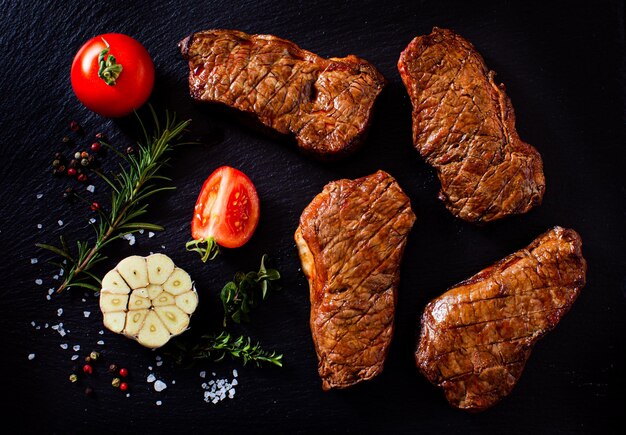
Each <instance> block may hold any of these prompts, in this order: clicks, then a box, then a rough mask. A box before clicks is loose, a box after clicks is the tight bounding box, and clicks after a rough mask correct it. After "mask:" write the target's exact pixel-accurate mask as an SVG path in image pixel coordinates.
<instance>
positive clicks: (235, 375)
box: [233, 369, 239, 377]
mask: <svg viewBox="0 0 626 435" xmlns="http://www.w3.org/2000/svg"><path fill="white" fill-rule="evenodd" d="M233 376H234V377H237V376H239V373H237V369H235V370H233Z"/></svg>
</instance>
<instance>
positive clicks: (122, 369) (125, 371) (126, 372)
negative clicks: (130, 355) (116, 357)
mask: <svg viewBox="0 0 626 435" xmlns="http://www.w3.org/2000/svg"><path fill="white" fill-rule="evenodd" d="M120 376H122V377H123V378H125V377H126V376H128V369H125V368H124V367H122V368H121V369H120Z"/></svg>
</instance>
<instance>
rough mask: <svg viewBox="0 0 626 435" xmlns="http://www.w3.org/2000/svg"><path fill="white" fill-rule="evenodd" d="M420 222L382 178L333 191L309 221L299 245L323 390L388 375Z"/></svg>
mask: <svg viewBox="0 0 626 435" xmlns="http://www.w3.org/2000/svg"><path fill="white" fill-rule="evenodd" d="M414 222H415V215H414V214H413V211H412V210H411V204H410V201H409V198H408V197H407V196H406V195H405V194H404V192H403V191H402V189H401V188H400V186H399V185H398V183H397V182H396V181H395V180H394V178H393V177H391V176H390V175H389V174H387V173H386V172H383V171H378V172H376V173H375V174H372V175H370V176H367V177H363V178H359V179H357V180H339V181H334V182H331V183H329V184H327V185H326V186H325V187H324V190H323V191H322V193H320V194H319V195H317V196H316V197H315V198H314V199H313V201H312V202H311V203H310V204H309V205H308V206H307V207H306V209H305V210H304V212H303V213H302V216H301V217H300V226H299V227H298V229H297V231H296V234H295V240H296V244H297V246H298V252H299V254H300V259H301V261H302V269H303V271H304V274H305V275H306V277H307V278H308V281H309V290H310V299H311V319H310V322H311V332H312V335H313V341H314V344H315V350H316V352H317V356H318V360H319V366H318V368H319V374H320V377H321V378H322V388H323V389H324V390H328V389H330V388H345V387H349V386H350V385H353V384H356V383H357V382H360V381H364V380H368V379H371V378H373V377H374V376H376V375H377V374H379V373H380V372H381V371H382V370H383V364H384V362H385V358H386V356H387V351H388V350H389V345H390V342H391V337H392V334H393V328H394V313H395V308H396V299H397V296H396V289H397V287H398V283H399V281H400V261H401V259H402V254H403V252H404V247H405V244H406V240H407V236H408V234H409V232H410V230H411V228H412V226H413V223H414Z"/></svg>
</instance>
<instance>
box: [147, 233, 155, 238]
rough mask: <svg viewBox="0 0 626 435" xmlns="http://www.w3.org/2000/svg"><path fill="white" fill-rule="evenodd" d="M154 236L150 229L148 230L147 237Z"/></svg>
mask: <svg viewBox="0 0 626 435" xmlns="http://www.w3.org/2000/svg"><path fill="white" fill-rule="evenodd" d="M153 237H154V233H153V232H152V231H148V238H150V239H151V238H153Z"/></svg>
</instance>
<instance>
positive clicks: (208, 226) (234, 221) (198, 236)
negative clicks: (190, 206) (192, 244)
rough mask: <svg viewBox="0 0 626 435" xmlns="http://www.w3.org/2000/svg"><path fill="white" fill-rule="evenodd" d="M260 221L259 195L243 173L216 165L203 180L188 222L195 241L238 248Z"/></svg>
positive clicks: (245, 241)
mask: <svg viewBox="0 0 626 435" xmlns="http://www.w3.org/2000/svg"><path fill="white" fill-rule="evenodd" d="M258 223H259V196H258V194H257V191H256V188H255V187H254V184H253V183H252V181H251V180H250V178H248V176H247V175H246V174H244V173H243V172H241V171H240V170H238V169H235V168H231V167H230V166H222V167H220V168H217V169H216V170H215V171H213V173H212V174H211V175H209V177H208V178H207V179H206V181H205V182H204V185H203V186H202V190H201V191H200V194H199V195H198V200H197V201H196V206H195V208H194V212H193V219H192V221H191V235H192V237H193V238H194V239H195V240H205V241H206V240H210V239H211V238H212V239H213V240H215V242H216V243H217V244H218V245H220V246H223V247H225V248H239V247H240V246H243V245H244V244H246V243H247V242H248V240H250V238H251V237H252V235H253V234H254V231H255V230H256V227H257V225H258Z"/></svg>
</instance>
